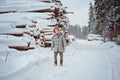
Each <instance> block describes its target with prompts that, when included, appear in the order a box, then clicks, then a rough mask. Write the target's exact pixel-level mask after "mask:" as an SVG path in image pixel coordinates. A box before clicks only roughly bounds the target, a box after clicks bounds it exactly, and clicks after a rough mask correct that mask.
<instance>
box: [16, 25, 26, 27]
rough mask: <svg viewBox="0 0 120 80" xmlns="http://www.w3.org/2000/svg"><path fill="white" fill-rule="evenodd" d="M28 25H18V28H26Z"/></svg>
mask: <svg viewBox="0 0 120 80" xmlns="http://www.w3.org/2000/svg"><path fill="white" fill-rule="evenodd" d="M25 27H26V25H17V26H16V28H25Z"/></svg>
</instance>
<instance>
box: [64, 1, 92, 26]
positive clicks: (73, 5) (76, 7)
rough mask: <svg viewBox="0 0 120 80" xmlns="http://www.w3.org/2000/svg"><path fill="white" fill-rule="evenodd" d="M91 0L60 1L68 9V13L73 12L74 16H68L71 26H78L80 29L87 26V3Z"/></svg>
mask: <svg viewBox="0 0 120 80" xmlns="http://www.w3.org/2000/svg"><path fill="white" fill-rule="evenodd" d="M90 1H91V2H93V0H62V3H63V5H64V6H67V7H68V9H67V10H68V11H73V12H74V14H69V19H70V22H71V24H73V25H74V24H79V25H80V26H81V27H82V26H85V25H88V12H89V3H90Z"/></svg>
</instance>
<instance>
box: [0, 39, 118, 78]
mask: <svg viewBox="0 0 120 80" xmlns="http://www.w3.org/2000/svg"><path fill="white" fill-rule="evenodd" d="M119 48H120V47H119V46H117V45H116V44H115V43H113V42H106V43H103V42H101V41H91V42H89V41H87V40H78V39H76V40H75V41H74V42H72V43H71V44H70V46H68V47H67V49H66V52H65V53H64V65H63V66H54V64H53V52H52V51H50V49H49V48H37V46H36V49H35V50H30V51H26V52H24V51H23V52H19V51H12V52H10V55H9V56H8V61H7V62H4V59H2V60H0V64H2V66H3V67H1V69H0V72H1V73H0V74H2V75H1V78H0V80H28V79H29V80H61V79H62V80H73V79H75V80H119V79H120V77H119V75H120V72H119V65H120V63H119V60H120V54H119V51H120V50H119ZM2 56H4V57H5V55H2ZM18 62H19V63H18ZM6 65H8V66H7V67H4V66H6ZM9 68H11V69H9ZM7 71H8V72H11V73H13V72H15V73H13V74H11V73H9V74H10V75H8V74H6V72H7ZM2 76H4V77H2Z"/></svg>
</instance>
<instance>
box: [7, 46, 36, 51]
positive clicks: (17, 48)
mask: <svg viewBox="0 0 120 80" xmlns="http://www.w3.org/2000/svg"><path fill="white" fill-rule="evenodd" d="M8 47H9V48H12V49H16V50H19V51H26V50H30V49H34V47H28V46H8Z"/></svg>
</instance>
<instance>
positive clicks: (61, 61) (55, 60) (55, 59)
mask: <svg viewBox="0 0 120 80" xmlns="http://www.w3.org/2000/svg"><path fill="white" fill-rule="evenodd" d="M58 54H59V56H60V64H61V65H63V52H55V53H54V63H55V65H57V55H58Z"/></svg>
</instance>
